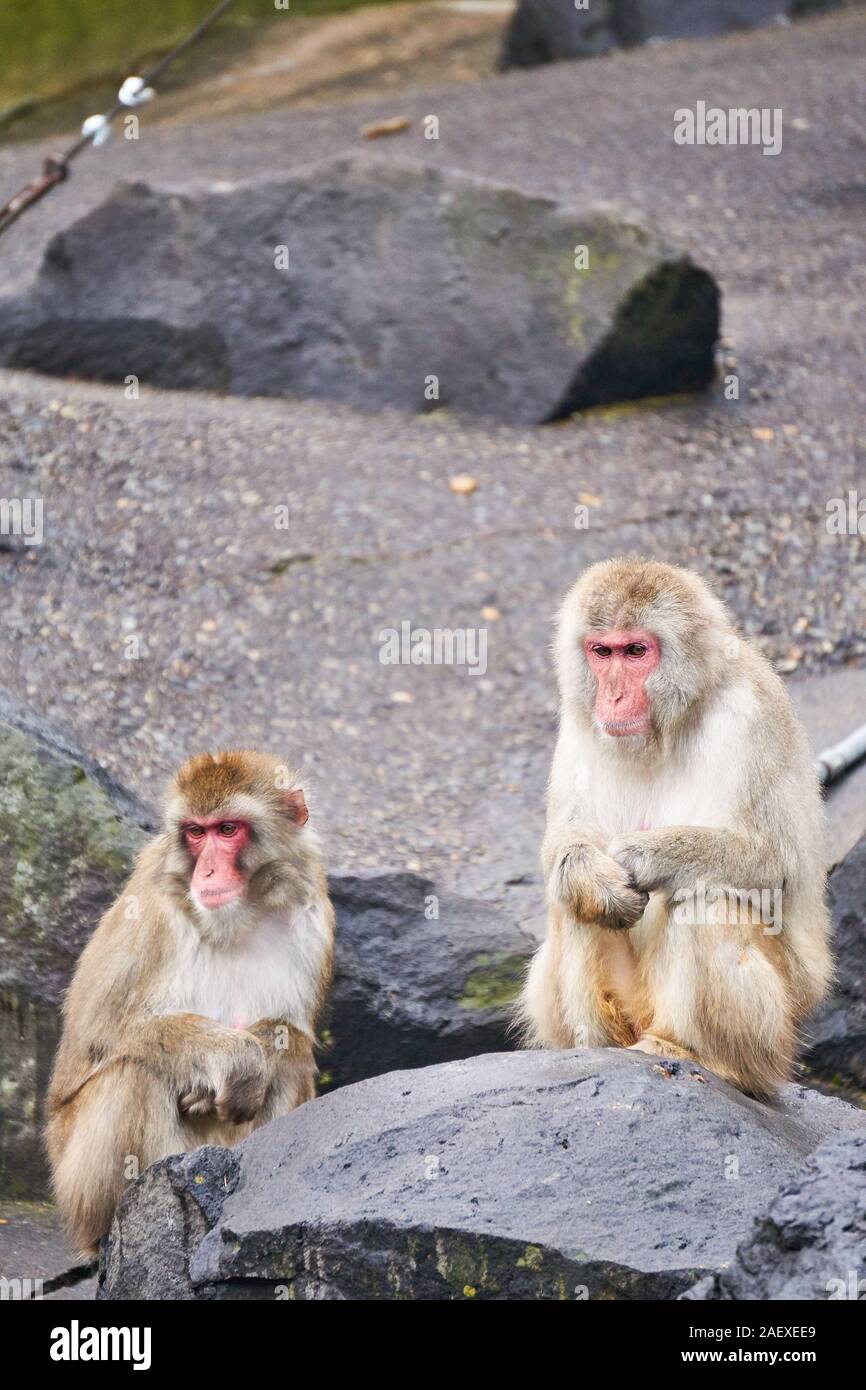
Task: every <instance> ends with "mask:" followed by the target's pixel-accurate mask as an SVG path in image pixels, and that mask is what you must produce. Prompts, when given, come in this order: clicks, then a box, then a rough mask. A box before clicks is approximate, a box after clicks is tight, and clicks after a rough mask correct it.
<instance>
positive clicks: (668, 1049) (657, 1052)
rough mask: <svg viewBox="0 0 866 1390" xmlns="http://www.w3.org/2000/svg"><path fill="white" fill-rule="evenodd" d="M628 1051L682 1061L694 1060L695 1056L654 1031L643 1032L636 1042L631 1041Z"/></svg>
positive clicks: (695, 1059)
mask: <svg viewBox="0 0 866 1390" xmlns="http://www.w3.org/2000/svg"><path fill="white" fill-rule="evenodd" d="M628 1051H629V1052H647V1053H649V1055H650V1057H674V1058H679V1059H680V1060H681V1061H683V1062H696V1061H697V1058H696V1057H695V1054H694V1053H693V1052H689V1050H688V1049H687V1048H685V1047H678V1046H677V1044H676V1043H672V1042H668V1041H667V1039H666V1038H660V1037H658V1036H657V1035H656V1034H655V1033H644V1035H643V1037H642V1038H641V1039H640V1040H639V1041H638V1042H636V1043H632V1044H631V1047H629V1049H628Z"/></svg>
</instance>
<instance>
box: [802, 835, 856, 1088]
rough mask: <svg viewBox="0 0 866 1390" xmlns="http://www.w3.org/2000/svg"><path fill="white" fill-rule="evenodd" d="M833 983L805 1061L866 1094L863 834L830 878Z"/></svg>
mask: <svg viewBox="0 0 866 1390" xmlns="http://www.w3.org/2000/svg"><path fill="white" fill-rule="evenodd" d="M829 897H830V906H831V910H832V913H833V950H834V954H835V956H836V984H835V987H834V989H833V992H832V994H831V996H830V999H829V1000H828V1002H827V1003H826V1004H825V1005H824V1006H823V1008H822V1009H821V1011H820V1013H819V1014H818V1015H817V1017H816V1018H815V1019H814V1021H813V1022H812V1024H811V1026H810V1029H809V1043H808V1046H807V1048H806V1050H805V1052H804V1056H803V1060H804V1062H805V1064H806V1066H807V1067H808V1068H809V1070H810V1071H811V1072H812V1073H813V1074H814V1075H815V1076H818V1077H820V1078H821V1079H822V1080H823V1081H827V1082H830V1083H832V1084H834V1085H837V1086H842V1087H846V1088H851V1087H853V1088H856V1089H857V1090H859V1091H861V1092H866V835H864V837H863V838H862V839H861V840H860V841H859V842H858V844H856V845H855V847H854V849H852V850H851V853H850V854H848V855H847V856H846V858H845V859H844V860H843V861H842V863H841V864H840V865H838V866H837V868H836V869H834V871H833V873H832V874H831V875H830V884H829Z"/></svg>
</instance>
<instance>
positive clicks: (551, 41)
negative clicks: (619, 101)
mask: <svg viewBox="0 0 866 1390" xmlns="http://www.w3.org/2000/svg"><path fill="white" fill-rule="evenodd" d="M838 3H839V0H590V3H589V4H588V5H585V6H584V8H582V9H578V8H577V7H576V4H575V0H520V2H519V4H518V6H517V9H516V10H515V12H514V15H513V17H512V19H511V23H510V24H509V27H508V29H507V31H506V35H505V41H504V45H503V50H502V55H501V58H500V66H501V67H503V68H513V67H521V68H528V67H535V66H536V64H538V63H553V62H558V61H559V60H561V59H567V58H595V57H597V56H598V55H599V54H601V53H608V52H609V51H610V50H611V49H612V48H633V47H635V46H636V45H637V44H642V43H646V42H647V41H648V40H650V39H658V38H664V39H696V38H707V37H709V36H711V35H713V34H726V33H730V31H731V30H733V29H756V28H758V27H760V26H761V25H764V24H771V23H772V22H773V21H774V20H778V19H787V18H797V17H798V16H799V15H802V14H806V13H808V12H810V11H813V10H822V9H831V8H832V7H833V6H834V5H836V4H838Z"/></svg>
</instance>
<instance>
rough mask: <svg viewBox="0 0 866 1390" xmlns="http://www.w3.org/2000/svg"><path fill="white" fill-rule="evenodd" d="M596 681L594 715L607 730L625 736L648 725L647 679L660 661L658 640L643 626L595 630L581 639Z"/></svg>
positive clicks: (643, 732)
mask: <svg viewBox="0 0 866 1390" xmlns="http://www.w3.org/2000/svg"><path fill="white" fill-rule="evenodd" d="M583 647H584V651H585V653H586V659H587V661H588V663H589V669H590V670H591V671H592V673H593V675H594V676H595V678H596V681H597V682H598V689H597V692H596V697H595V717H596V721H597V722H598V724H599V725H600V727H601V728H602V729H603V730H604V732H605V733H606V734H611V735H612V736H613V737H614V738H626V737H628V736H629V735H634V734H646V733H649V729H650V702H649V696H648V695H647V692H646V679H647V676H649V675H650V674H651V673H652V672H653V671H654V670H655V668H656V667H657V666H658V664H659V655H660V652H659V644H658V640H657V638H655V637H653V635H652V633H650V632H645V631H644V630H643V629H642V628H634V629H629V630H627V631H610V632H596V633H592V634H591V635H590V636H588V637H586V638H585V639H584V643H583Z"/></svg>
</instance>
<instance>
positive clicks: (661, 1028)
mask: <svg viewBox="0 0 866 1390" xmlns="http://www.w3.org/2000/svg"><path fill="white" fill-rule="evenodd" d="M645 980H646V987H647V993H648V996H649V1000H650V1006H651V1011H652V1017H651V1021H650V1022H649V1024H648V1027H647V1033H648V1034H651V1035H654V1036H655V1037H657V1038H659V1039H662V1040H668V1039H669V1040H670V1041H671V1042H673V1043H674V1044H676V1045H677V1046H679V1047H680V1048H682V1049H683V1050H684V1051H685V1052H686V1054H687V1055H688V1056H690V1057H692V1058H694V1059H695V1060H697V1061H700V1062H702V1063H703V1064H704V1065H705V1066H707V1067H708V1068H709V1069H710V1071H714V1072H716V1074H717V1075H718V1076H722V1077H724V1078H725V1080H727V1081H731V1082H733V1084H734V1085H735V1086H738V1087H739V1088H740V1089H741V1090H743V1091H746V1092H747V1093H748V1094H749V1095H754V1096H759V1097H767V1096H771V1095H772V1094H773V1093H774V1092H775V1090H776V1089H777V1087H778V1085H779V1084H780V1082H782V1081H784V1080H785V1079H786V1078H787V1077H788V1076H789V1074H790V1068H791V1062H792V1058H793V1053H794V1044H795V1029H794V1022H793V1013H792V1007H791V1002H790V998H789V990H788V987H787V985H786V980H785V974H784V971H783V968H782V960H781V956H780V948H779V946H778V943H777V942H774V941H771V940H769V939H768V938H766V937H762V936H761V934H760V928H759V927H752V926H745V927H744V926H737V925H733V924H732V925H721V924H711V925H710V924H705V925H695V924H694V923H677V922H674V921H672V920H671V919H670V918H669V919H668V920H667V923H666V925H665V926H664V928H663V931H662V934H661V936H660V938H659V941H658V943H657V946H656V950H655V951H654V952H653V954H652V957H651V958H650V959H649V960H647V961H646V962H645ZM667 1055H672V1054H671V1053H670V1052H669V1053H668V1054H667Z"/></svg>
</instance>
